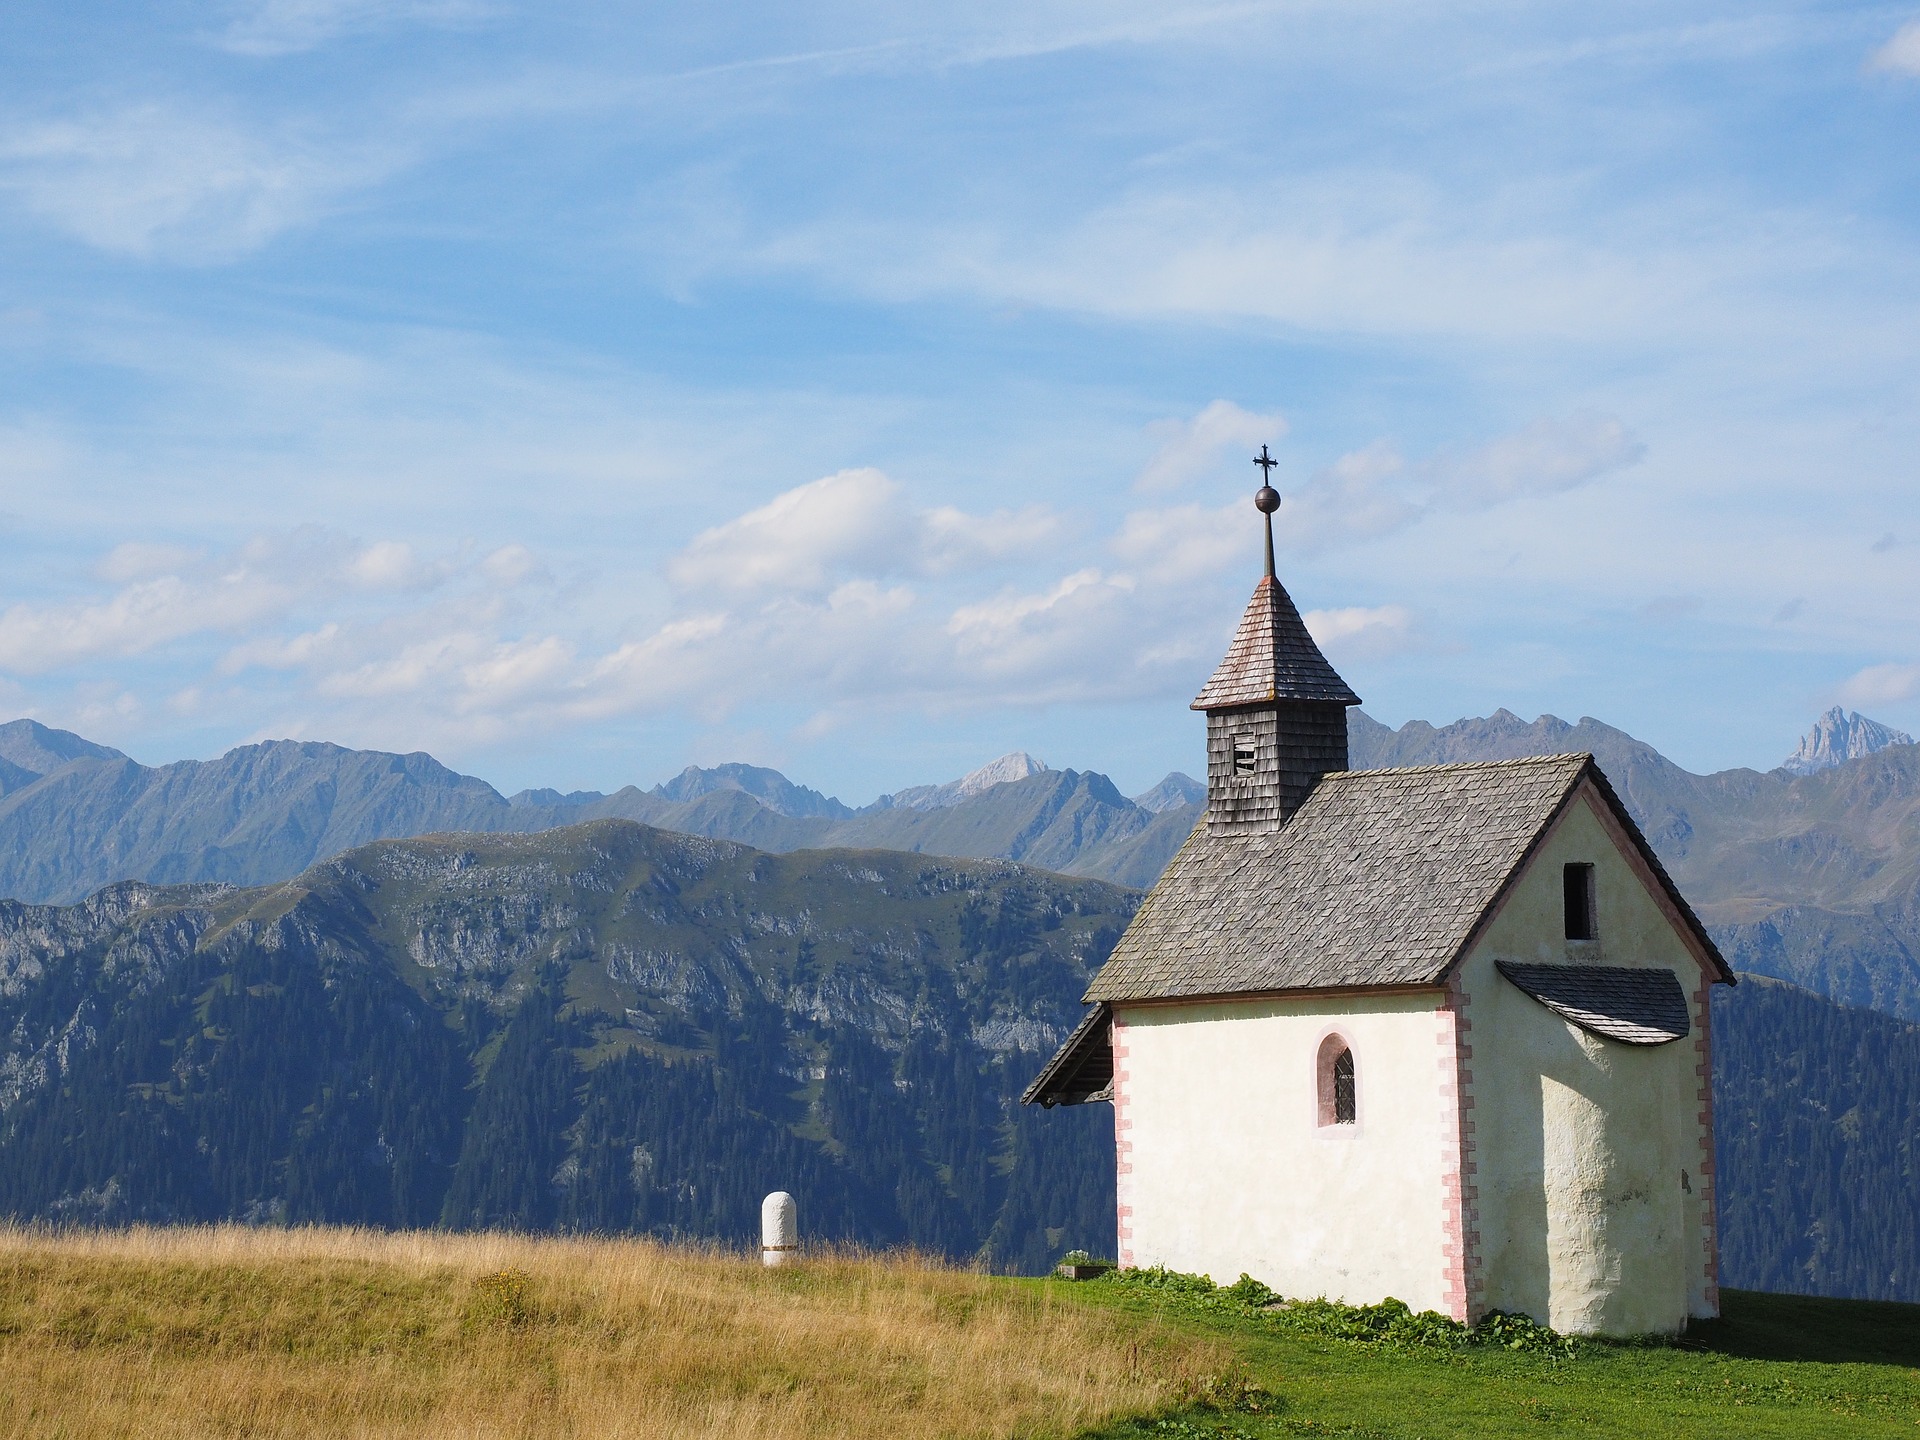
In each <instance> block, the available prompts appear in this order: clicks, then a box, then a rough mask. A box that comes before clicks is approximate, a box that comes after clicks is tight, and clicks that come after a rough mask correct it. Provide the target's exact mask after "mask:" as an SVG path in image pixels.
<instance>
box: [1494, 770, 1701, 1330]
mask: <svg viewBox="0 0 1920 1440" xmlns="http://www.w3.org/2000/svg"><path fill="white" fill-rule="evenodd" d="M1582 862H1584V863H1590V864H1592V865H1594V867H1595V871H1594V881H1595V892H1596V901H1597V904H1596V915H1597V920H1598V934H1597V938H1596V939H1595V940H1593V941H1591V942H1579V941H1571V942H1570V941H1568V940H1567V939H1566V932H1565V915H1564V909H1563V905H1564V899H1563V890H1562V874H1563V867H1564V866H1565V865H1567V864H1568V863H1582ZM1496 959H1505V960H1515V961H1524V962H1531V963H1545V964H1568V963H1574V964H1578V963H1592V964H1601V965H1625V966H1658V967H1661V968H1666V969H1671V970H1673V971H1674V972H1675V974H1677V975H1678V976H1679V978H1680V984H1681V988H1682V989H1683V990H1685V991H1686V992H1687V995H1688V997H1689V1000H1690V1001H1691V1000H1692V999H1693V997H1694V994H1695V991H1696V989H1697V988H1698V987H1699V984H1700V974H1701V972H1700V968H1699V966H1698V964H1697V962H1696V961H1695V960H1694V958H1693V956H1692V954H1691V953H1690V952H1689V951H1688V949H1687V948H1686V945H1685V944H1684V943H1683V941H1682V940H1681V939H1680V937H1679V935H1678V934H1677V933H1676V931H1675V929H1674V927H1673V925H1672V923H1671V922H1670V921H1669V919H1668V918H1667V916H1666V914H1665V913H1664V912H1663V911H1662V909H1661V907H1660V905H1659V904H1658V902H1657V901H1656V900H1655V899H1654V897H1653V896H1652V895H1650V894H1649V893H1648V891H1647V889H1646V888H1645V886H1644V885H1643V884H1642V883H1641V880H1640V878H1639V876H1638V874H1637V873H1636V872H1635V870H1634V868H1633V866H1632V865H1631V863H1630V862H1629V861H1628V860H1627V858H1626V857H1625V856H1624V855H1623V854H1622V853H1621V852H1620V851H1619V849H1618V848H1617V847H1616V845H1615V843H1614V840H1613V838H1612V837H1611V836H1610V835H1609V833H1608V831H1607V829H1606V828H1605V827H1604V826H1603V825H1602V823H1601V821H1600V819H1599V817H1598V815H1597V813H1596V811H1595V809H1594V808H1593V806H1592V805H1590V804H1588V803H1585V802H1584V801H1580V802H1576V803H1575V804H1574V805H1573V806H1572V807H1571V808H1570V809H1569V810H1568V812H1567V814H1566V815H1565V817H1564V818H1563V820H1562V821H1561V823H1560V824H1559V826H1558V827H1557V828H1556V829H1555V830H1554V832H1553V833H1552V834H1550V835H1549V836H1548V837H1547V839H1546V841H1545V843H1544V844H1543V845H1542V847H1541V849H1540V850H1539V851H1538V852H1537V853H1536V855H1535V857H1534V859H1533V861H1532V862H1531V864H1530V866H1529V868H1528V870H1527V871H1526V873H1525V874H1524V875H1523V876H1522V877H1521V878H1520V880H1519V882H1518V884H1517V886H1516V888H1515V890H1514V891H1513V893H1512V894H1511V895H1510V897H1509V899H1508V900H1507V902H1506V904H1505V906H1504V907H1503V908H1502V910H1501V912H1500V913H1499V915H1498V916H1497V917H1496V918H1495V920H1494V922H1493V923H1492V925H1491V926H1489V928H1488V930H1487V932H1486V934H1485V935H1484V936H1483V937H1482V939H1481V941H1480V943H1479V944H1478V945H1476V946H1475V948H1474V950H1473V951H1472V953H1471V954H1470V955H1469V956H1468V957H1467V959H1466V960H1465V961H1463V962H1462V966H1461V970H1460V976H1459V978H1460V984H1461V987H1462V988H1463V989H1464V991H1465V992H1466V996H1467V1001H1466V1006H1465V1014H1466V1017H1467V1020H1468V1029H1467V1033H1466V1036H1465V1039H1466V1043H1467V1044H1468V1045H1470V1046H1471V1047H1472V1056H1471V1059H1470V1061H1469V1062H1468V1069H1469V1070H1470V1072H1471V1079H1470V1082H1469V1086H1468V1093H1469V1094H1470V1095H1471V1096H1472V1106H1471V1108H1470V1109H1469V1111H1468V1118H1469V1119H1470V1120H1471V1121H1472V1122H1473V1127H1474V1128H1473V1140H1474V1145H1475V1148H1474V1151H1473V1163H1474V1169H1475V1173H1474V1174H1473V1176H1472V1177H1471V1179H1470V1183H1471V1184H1472V1185H1473V1186H1474V1187H1475V1188H1476V1189H1477V1200H1476V1205H1477V1226H1476V1228H1477V1230H1478V1232H1479V1237H1480V1238H1479V1246H1478V1250H1479V1254H1480V1257H1481V1268H1480V1271H1479V1276H1478V1278H1479V1281H1480V1296H1479V1299H1480V1301H1481V1305H1482V1306H1483V1307H1484V1308H1492V1309H1501V1310H1517V1311H1521V1312H1523V1313H1526V1314H1529V1315H1532V1316H1534V1317H1535V1318H1537V1319H1540V1320H1544V1321H1546V1322H1547V1323H1548V1324H1550V1325H1552V1326H1553V1327H1554V1328H1555V1329H1556V1330H1561V1331H1564V1332H1569V1333H1576V1334H1578V1333H1606V1334H1616V1335H1631V1334H1648V1333H1671V1332H1674V1331H1677V1330H1679V1329H1680V1328H1681V1327H1682V1326H1683V1325H1684V1324H1685V1322H1686V1319H1687V1317H1688V1315H1689V1314H1690V1313H1691V1314H1697V1315H1704V1314H1709V1313H1712V1310H1713V1308H1714V1302H1715V1297H1714V1296H1713V1295H1712V1294H1711V1293H1710V1291H1709V1288H1708V1282H1707V1275H1708V1263H1709V1260H1710V1258H1711V1245H1712V1237H1711V1234H1710V1230H1709V1221H1710V1212H1709V1210H1708V1208H1707V1204H1708V1202H1707V1197H1708V1194H1709V1189H1708V1187H1709V1185H1710V1183H1711V1180H1710V1177H1708V1176H1704V1175H1703V1174H1702V1173H1701V1172H1702V1168H1703V1166H1702V1163H1701V1162H1702V1159H1703V1153H1704V1152H1703V1148H1702V1143H1701V1141H1702V1136H1703V1133H1704V1132H1705V1129H1706V1127H1705V1126H1704V1124H1703V1123H1702V1120H1701V1112H1702V1103H1701V1101H1700V1098H1699V1089H1700V1086H1701V1084H1702V1081H1701V1079H1700V1077H1699V1076H1698V1074H1697V1073H1696V1067H1697V1066H1698V1065H1699V1064H1700V1063H1701V1062H1702V1058H1703V1057H1702V1054H1701V1053H1700V1051H1699V1050H1698V1049H1697V1047H1696V1043H1695V1042H1696V1041H1697V1040H1698V1039H1699V1026H1700V1024H1701V1018H1700V1016H1699V1014H1698V1013H1697V1011H1696V1015H1695V1020H1694V1026H1695V1033H1694V1034H1693V1035H1690V1036H1689V1037H1688V1038H1687V1039H1685V1040H1680V1041H1676V1042H1674V1043H1672V1044H1668V1045H1660V1046H1633V1045H1625V1044H1621V1043H1620V1042H1618V1041H1614V1040H1608V1039H1602V1038H1600V1037H1597V1036H1595V1035H1592V1034H1590V1033H1588V1032H1587V1031H1584V1030H1581V1029H1580V1028H1578V1027H1577V1026H1574V1025H1572V1024H1570V1023H1569V1022H1567V1021H1565V1020H1562V1019H1561V1018H1560V1017H1558V1016H1557V1015H1555V1014H1553V1013H1552V1012H1551V1011H1549V1010H1548V1009H1547V1008H1546V1007H1545V1006H1543V1005H1541V1004H1539V1003H1538V1002H1537V1001H1535V1000H1533V999H1532V998H1531V997H1529V996H1528V995H1526V994H1525V993H1524V992H1522V991H1521V990H1520V989H1519V988H1518V987H1516V986H1515V985H1513V984H1512V983H1511V982H1509V981H1508V980H1506V979H1505V978H1504V977H1502V976H1501V975H1500V974H1499V973H1498V971H1496V970H1495V969H1494V963H1493V962H1494V961H1495V960H1496ZM1709 1139H1710V1137H1709Z"/></svg>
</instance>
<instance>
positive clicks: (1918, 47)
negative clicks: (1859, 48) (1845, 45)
mask: <svg viewBox="0 0 1920 1440" xmlns="http://www.w3.org/2000/svg"><path fill="white" fill-rule="evenodd" d="M1867 67H1868V68H1869V69H1871V70H1883V71H1889V72H1891V73H1893V74H1895V75H1913V76H1920V20H1909V21H1907V23H1906V24H1904V25H1902V26H1901V27H1900V28H1899V29H1898V30H1896V31H1894V32H1893V38H1891V39H1890V40H1888V41H1887V43H1886V44H1884V45H1882V46H1881V47H1880V48H1879V49H1878V50H1876V51H1874V52H1873V54H1872V56H1871V57H1869V58H1868V60H1867Z"/></svg>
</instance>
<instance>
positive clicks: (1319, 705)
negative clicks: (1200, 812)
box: [1193, 445, 1360, 835]
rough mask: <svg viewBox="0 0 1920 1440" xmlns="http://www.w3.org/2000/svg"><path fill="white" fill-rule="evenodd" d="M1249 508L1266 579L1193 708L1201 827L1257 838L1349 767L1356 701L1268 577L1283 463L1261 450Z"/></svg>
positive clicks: (1274, 577) (1277, 582)
mask: <svg viewBox="0 0 1920 1440" xmlns="http://www.w3.org/2000/svg"><path fill="white" fill-rule="evenodd" d="M1253 463H1254V464H1256V465H1258V466H1259V467H1260V476H1261V481H1262V483H1261V486H1260V489H1259V492H1258V493H1257V494H1255V496H1254V497H1253V503H1254V505H1255V506H1256V507H1257V508H1258V509H1259V511H1260V513H1261V515H1262V516H1263V517H1264V518H1265V520H1266V529H1267V573H1266V574H1265V575H1264V576H1262V577H1261V580H1260V583H1259V584H1258V585H1256V586H1255V587H1254V591H1253V598H1252V599H1251V600H1250V601H1248V602H1247V609H1246V613H1245V614H1243V615H1242V616H1241V617H1240V628H1239V629H1238V630H1236V631H1235V632H1234V636H1233V643H1232V644H1231V645H1229V646H1228V647H1227V654H1226V658H1225V659H1223V660H1222V661H1221V662H1220V666H1219V668H1218V669H1216V670H1215V671H1214V672H1213V677H1212V678H1211V679H1209V680H1208V681H1207V683H1206V685H1205V687H1204V688H1202V690H1201V691H1200V694H1199V695H1198V696H1197V697H1196V698H1195V699H1194V702H1193V708H1194V709H1196V710H1204V711H1206V713H1207V828H1208V829H1209V830H1211V831H1212V832H1214V833H1215V834H1226V835H1232V834H1242V835H1244V834H1259V833H1261V832H1264V831H1271V830H1274V829H1277V828H1278V827H1279V826H1281V825H1284V824H1286V822H1287V821H1288V820H1289V819H1290V818H1291V817H1292V815H1293V812H1294V811H1296V810H1298V809H1299V808H1300V806H1301V805H1302V804H1303V803H1304V802H1305V800H1306V798H1307V795H1308V794H1309V793H1310V792H1311V791H1312V789H1313V787H1314V785H1315V783H1317V782H1318V780H1319V779H1320V777H1321V776H1322V775H1326V774H1330V773H1331V772H1333V771H1336V770H1344V769H1346V768H1347V708H1348V707H1349V706H1352V705H1358V704H1359V703H1360V697H1359V696H1358V695H1356V694H1354V693H1353V690H1352V689H1351V688H1350V687H1349V686H1348V684H1347V682H1346V681H1344V680H1342V679H1341V678H1340V675H1339V672H1338V671H1336V670H1335V669H1334V668H1333V666H1331V665H1329V664H1328V663H1327V657H1326V656H1324V655H1322V654H1321V653H1320V647H1319V646H1318V645H1316V644H1314V643H1313V637H1312V636H1311V635H1309V634H1308V633H1307V627H1306V624H1305V622H1303V621H1302V620H1301V618H1300V612H1299V610H1298V609H1296V608H1295V607H1294V603H1293V597H1292V596H1290V595H1288V594H1287V591H1286V587H1285V586H1283V585H1282V584H1281V583H1280V579H1279V577H1278V576H1277V575H1276V574H1274V566H1273V512H1274V511H1276V510H1278V509H1279V508H1280V495H1279V492H1277V491H1276V490H1275V489H1274V488H1273V486H1272V485H1270V484H1267V483H1265V482H1266V480H1267V478H1268V476H1269V475H1270V474H1271V473H1272V471H1273V467H1274V466H1275V465H1277V464H1279V463H1280V462H1279V461H1277V460H1275V459H1274V458H1273V456H1271V455H1270V454H1268V453H1267V447H1266V446H1264V445H1262V446H1261V447H1260V453H1259V454H1258V455H1256V456H1255V457H1254V460H1253Z"/></svg>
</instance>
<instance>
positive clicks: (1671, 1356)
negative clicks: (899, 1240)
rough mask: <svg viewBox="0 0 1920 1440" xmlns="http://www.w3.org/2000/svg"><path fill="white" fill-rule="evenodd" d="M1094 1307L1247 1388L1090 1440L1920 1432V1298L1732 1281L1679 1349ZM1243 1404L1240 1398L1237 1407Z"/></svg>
mask: <svg viewBox="0 0 1920 1440" xmlns="http://www.w3.org/2000/svg"><path fill="white" fill-rule="evenodd" d="M1075 1288H1076V1289H1077V1290H1078V1291H1079V1292H1080V1294H1081V1295H1082V1297H1083V1300H1084V1303H1086V1304H1087V1305H1088V1306H1090V1307H1097V1308H1101V1309H1110V1310H1115V1311H1119V1312H1121V1313H1125V1314H1130V1315H1133V1316H1135V1317H1137V1318H1138V1319H1139V1320H1140V1321H1141V1322H1142V1323H1149V1324H1168V1323H1175V1321H1176V1317H1177V1318H1178V1319H1179V1320H1183V1321H1184V1322H1185V1324H1186V1325H1188V1326H1189V1327H1191V1330H1192V1332H1193V1333H1196V1334H1206V1335H1211V1336H1213V1337H1214V1338H1216V1339H1218V1340H1221V1341H1222V1342H1224V1343H1228V1344H1231V1345H1232V1346H1233V1347H1234V1350H1235V1353H1236V1355H1237V1357H1238V1359H1239V1362H1240V1365H1241V1367H1242V1368H1241V1370H1240V1371H1239V1372H1238V1373H1239V1376H1240V1385H1239V1392H1238V1393H1237V1394H1229V1395H1228V1396H1226V1397H1224V1399H1223V1401H1222V1403H1220V1404H1218V1405H1216V1406H1211V1407H1209V1406H1194V1405H1189V1406H1186V1407H1183V1408H1178V1409H1176V1410H1173V1411H1170V1412H1163V1413H1161V1414H1160V1415H1158V1416H1154V1417H1147V1418H1139V1417H1130V1418H1128V1419H1124V1420H1121V1421H1117V1422H1111V1423H1108V1424H1106V1425H1104V1426H1095V1427H1090V1429H1089V1431H1088V1432H1087V1434H1088V1437H1089V1440H1092V1437H1099V1440H1136V1437H1141V1440H1144V1437H1149V1436H1152V1437H1169V1440H1171V1437H1200V1436H1212V1437H1221V1440H1267V1437H1274V1440H1278V1437H1282V1436H1295V1435H1339V1436H1351V1437H1356V1440H1373V1437H1377V1440H1421V1437H1430V1440H1440V1437H1455V1436H1474V1437H1489V1440H1498V1437H1522V1436H1525V1437H1540V1436H1546V1435H1561V1434H1564V1435H1579V1436H1582V1437H1620V1440H1665V1437H1674V1440H1717V1437H1727V1440H1732V1437H1736V1436H1737V1437H1740V1440H1763V1437H1827V1436H1833V1437H1848V1440H1853V1437H1874V1436H1905V1437H1908V1440H1914V1437H1920V1306H1916V1305H1892V1304H1882V1303H1875V1302H1869V1301H1846V1300H1814V1299H1805V1298H1800V1297H1796V1296H1787V1295H1759V1294H1752V1293H1748V1292H1743V1291H1728V1292H1726V1293H1725V1294H1724V1295H1723V1296H1722V1307H1723V1311H1724V1314H1723V1318H1721V1319H1720V1320H1718V1321H1714V1322H1712V1323H1710V1324H1705V1325H1699V1326H1696V1327H1694V1329H1693V1330H1692V1331H1691V1332H1689V1334H1688V1336H1687V1337H1686V1338H1685V1339H1684V1340H1682V1341H1680V1342H1679V1343H1678V1344H1672V1345H1666V1344H1610V1343H1605V1342H1595V1341H1583V1342H1580V1343H1579V1344H1578V1345H1577V1347H1576V1350H1575V1355H1574V1357H1573V1358H1571V1359H1567V1358H1559V1357H1555V1356H1553V1355H1551V1354H1541V1353H1528V1352H1515V1351H1510V1350H1503V1349H1498V1348H1492V1347H1480V1346H1469V1347H1460V1348H1436V1347H1432V1346H1421V1345H1390V1344H1377V1345H1369V1344H1357V1343H1354V1342H1352V1341H1344V1340H1338V1339H1330V1338H1322V1337H1315V1336H1311V1335H1303V1334H1300V1333H1298V1332H1297V1331H1292V1330H1289V1329H1288V1328H1286V1326H1285V1325H1284V1323H1283V1322H1282V1321H1281V1320H1280V1319H1279V1318H1278V1317H1275V1318H1271V1319H1270V1318H1268V1317H1266V1316H1263V1315H1261V1314H1259V1313H1258V1312H1250V1311H1241V1312H1240V1313H1234V1311H1233V1309H1232V1308H1230V1307H1220V1308H1203V1307H1200V1306H1195V1305H1191V1304H1183V1303H1182V1300H1181V1297H1179V1296H1178V1295H1174V1296H1167V1295H1155V1294H1154V1293H1153V1292H1152V1291H1150V1290H1147V1289H1145V1288H1143V1287H1137V1286H1130V1285H1125V1284H1106V1283H1102V1282H1097V1281H1096V1282H1091V1283H1083V1284H1081V1285H1079V1286H1078V1287H1075ZM1236 1402H1238V1403H1236Z"/></svg>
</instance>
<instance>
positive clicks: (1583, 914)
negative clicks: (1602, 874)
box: [1562, 865, 1594, 940]
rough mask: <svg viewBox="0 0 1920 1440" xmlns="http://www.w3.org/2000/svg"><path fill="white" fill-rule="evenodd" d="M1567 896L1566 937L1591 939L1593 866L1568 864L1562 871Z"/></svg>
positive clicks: (1592, 927) (1592, 934) (1592, 931)
mask: <svg viewBox="0 0 1920 1440" xmlns="http://www.w3.org/2000/svg"><path fill="white" fill-rule="evenodd" d="M1562 878H1563V882H1564V884H1565V887H1566V897H1567V939H1569V940H1591V939H1593V938H1594V926H1593V866H1591V865H1569V866H1567V868H1566V869H1565V871H1563V872H1562Z"/></svg>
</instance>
